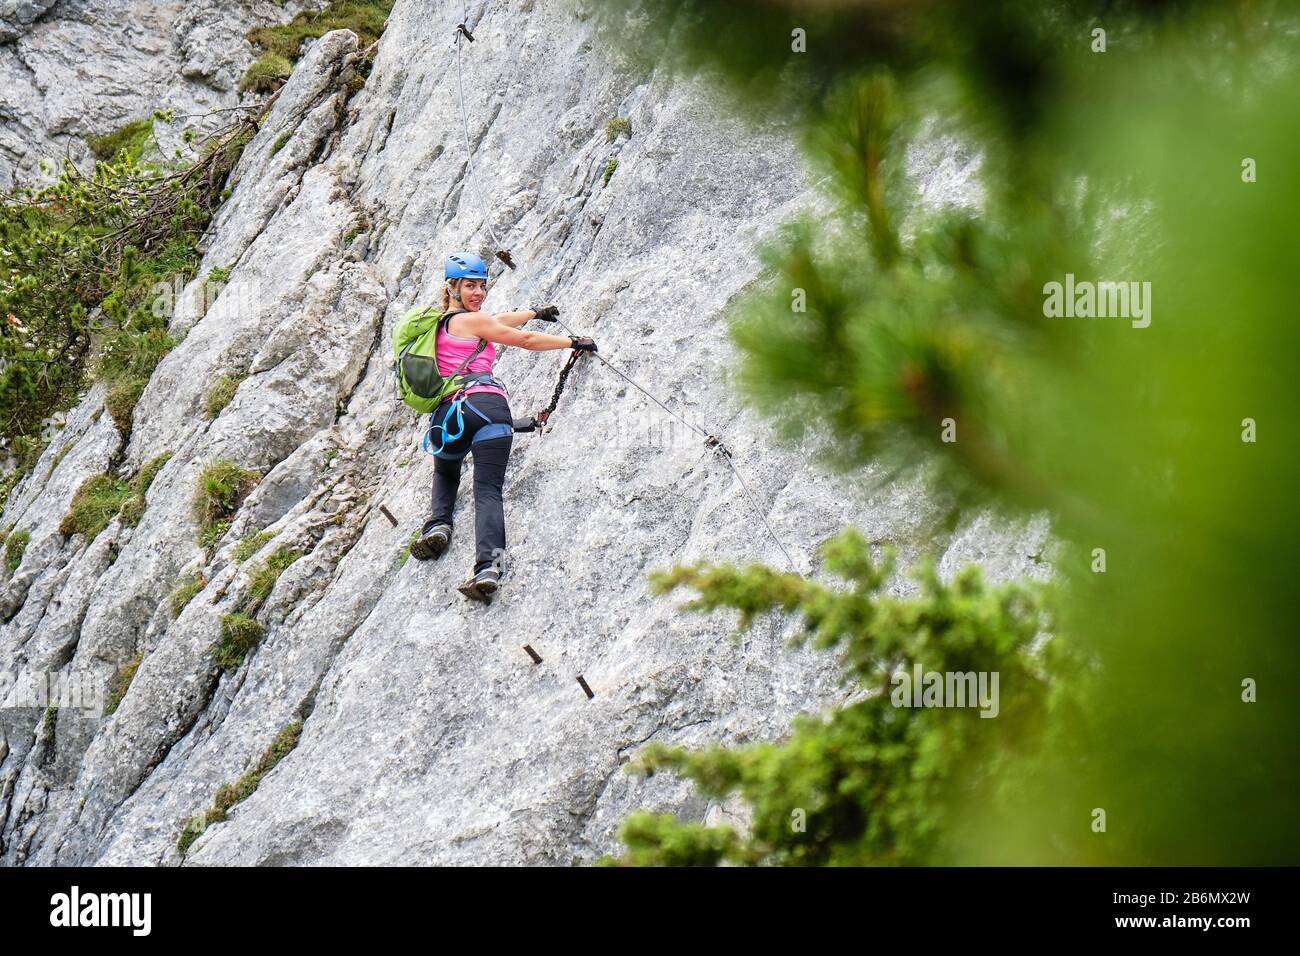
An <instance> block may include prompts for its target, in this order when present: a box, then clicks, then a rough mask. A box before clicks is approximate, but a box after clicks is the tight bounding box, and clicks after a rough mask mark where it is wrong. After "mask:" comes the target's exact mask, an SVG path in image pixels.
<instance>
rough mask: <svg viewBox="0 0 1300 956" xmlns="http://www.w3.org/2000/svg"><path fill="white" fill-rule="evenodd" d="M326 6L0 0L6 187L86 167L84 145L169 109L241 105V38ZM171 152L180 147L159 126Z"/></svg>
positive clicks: (241, 0) (243, 0)
mask: <svg viewBox="0 0 1300 956" xmlns="http://www.w3.org/2000/svg"><path fill="white" fill-rule="evenodd" d="M323 3H324V0H305V2H304V0H289V2H284V3H277V2H270V0H233V2H232V0H188V2H187V0H163V2H159V0H5V2H0V90H2V91H3V99H0V121H2V122H0V189H9V188H12V187H13V186H14V185H15V184H26V183H29V182H32V181H33V180H35V179H38V178H39V177H40V173H39V171H38V168H37V166H38V163H39V162H40V160H41V159H50V160H53V161H54V162H55V163H56V164H57V163H59V162H61V161H62V159H63V157H64V155H65V153H66V154H67V155H70V156H71V157H72V159H73V160H74V161H77V162H78V163H81V162H84V161H85V160H86V159H87V157H88V156H89V152H88V150H87V147H86V139H87V138H88V137H91V136H98V135H102V134H104V133H110V132H112V131H113V130H115V129H117V128H119V127H121V126H122V125H123V124H125V123H127V122H130V121H131V120H135V119H140V118H142V117H148V116H150V115H152V113H153V111H154V110H155V109H162V108H172V109H175V110H176V111H177V113H178V114H183V115H184V114H204V113H207V112H208V111H209V110H214V109H223V108H227V107H230V106H233V105H234V104H235V103H236V102H238V100H239V93H238V91H237V90H236V85H237V83H238V81H239V79H240V77H242V76H243V74H244V71H245V70H246V69H247V68H248V65H249V64H250V63H251V62H252V61H253V49H252V46H251V45H250V44H249V42H248V41H247V40H246V39H245V38H244V35H245V34H246V33H247V32H248V30H249V29H251V28H252V27H254V26H258V25H260V24H268V23H281V22H283V21H285V20H288V19H290V18H292V17H293V15H294V14H295V13H297V12H298V11H299V10H303V9H313V8H317V7H320V6H323ZM156 135H157V136H158V140H159V146H160V147H161V148H162V150H163V152H164V154H166V155H170V154H171V151H172V150H173V149H174V148H175V147H176V146H177V145H178V140H177V139H176V138H175V137H174V136H172V135H171V134H170V133H169V131H168V130H167V128H166V127H165V126H163V125H162V124H158V126H157V128H156Z"/></svg>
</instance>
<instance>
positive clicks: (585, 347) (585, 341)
mask: <svg viewBox="0 0 1300 956" xmlns="http://www.w3.org/2000/svg"><path fill="white" fill-rule="evenodd" d="M569 347H570V348H571V349H573V350H574V351H575V352H594V351H596V343H595V342H593V341H592V340H591V339H589V338H587V337H586V336H585V335H584V336H582V337H581V338H576V339H575V338H573V337H572V336H570V337H569Z"/></svg>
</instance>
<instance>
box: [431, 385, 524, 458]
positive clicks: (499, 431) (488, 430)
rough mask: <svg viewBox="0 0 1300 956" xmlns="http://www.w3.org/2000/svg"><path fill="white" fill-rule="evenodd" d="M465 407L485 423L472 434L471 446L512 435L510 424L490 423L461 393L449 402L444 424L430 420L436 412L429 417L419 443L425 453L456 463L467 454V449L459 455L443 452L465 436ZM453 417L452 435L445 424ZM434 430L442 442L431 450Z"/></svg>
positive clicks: (512, 427) (512, 430)
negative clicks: (439, 435) (430, 438)
mask: <svg viewBox="0 0 1300 956" xmlns="http://www.w3.org/2000/svg"><path fill="white" fill-rule="evenodd" d="M466 405H468V406H469V410H470V411H472V412H473V413H474V414H475V415H477V416H478V417H479V418H481V419H483V421H485V422H487V424H486V425H484V426H483V427H482V428H480V429H479V430H478V431H477V432H475V433H474V438H473V440H472V441H471V442H470V444H471V445H475V444H477V443H478V442H481V441H487V440H488V439H489V438H500V437H502V436H503V435H513V434H514V431H515V429H514V425H513V424H512V423H509V422H494V421H492V419H490V418H488V417H487V416H486V415H484V414H483V413H482V412H481V411H480V410H479V409H478V408H476V407H475V406H474V403H473V402H471V401H470V400H469V396H468V395H466V394H465V392H463V391H462V392H459V393H457V395H456V397H455V398H453V399H452V400H451V405H450V406H448V408H447V414H446V415H445V416H443V423H444V424H442V425H439V424H438V423H437V422H433V421H432V419H433V418H434V417H435V416H437V414H438V413H437V412H436V411H435V412H434V413H433V415H431V416H430V420H431V421H430V425H429V429H428V431H426V432H425V433H424V438H423V439H422V440H421V442H420V445H421V447H422V448H423V449H424V450H425V451H426V452H428V453H429V454H430V455H433V457H435V458H442V459H444V460H446V461H458V460H459V459H461V458H464V457H465V456H466V455H467V454H469V450H468V449H466V450H465V451H463V452H461V453H460V454H459V455H455V454H452V453H451V452H447V451H444V450H443V449H444V448H446V447H447V446H448V445H449V444H451V443H452V442H454V441H456V439H458V438H460V436H461V435H463V434H465V413H464V410H463V408H462V406H466ZM453 415H454V416H455V418H456V424H455V426H454V427H455V429H456V431H455V432H454V433H453V432H451V431H450V430H448V428H447V426H446V423H447V422H450V421H451V419H452V416H453ZM435 428H436V429H438V430H439V431H441V432H442V441H441V442H440V443H439V445H438V447H437V448H432V449H431V448H430V447H429V437H430V436H431V435H432V434H433V430H434V429H435Z"/></svg>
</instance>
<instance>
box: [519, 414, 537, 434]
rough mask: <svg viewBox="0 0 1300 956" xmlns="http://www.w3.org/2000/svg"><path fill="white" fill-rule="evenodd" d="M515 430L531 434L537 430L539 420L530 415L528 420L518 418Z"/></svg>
mask: <svg viewBox="0 0 1300 956" xmlns="http://www.w3.org/2000/svg"><path fill="white" fill-rule="evenodd" d="M514 429H515V431H517V432H531V431H536V430H537V419H535V418H533V416H532V415H529V416H528V417H527V418H516V419H515V421H514Z"/></svg>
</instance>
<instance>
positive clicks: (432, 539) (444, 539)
mask: <svg viewBox="0 0 1300 956" xmlns="http://www.w3.org/2000/svg"><path fill="white" fill-rule="evenodd" d="M449 544H451V525H449V524H435V525H431V526H428V527H426V528H425V529H424V533H423V534H421V535H420V537H419V540H416V541H412V542H411V557H413V558H418V559H419V560H421V561H425V560H428V559H429V558H433V559H434V560H437V559H438V558H441V557H442V553H443V552H444V551H446V550H447V545H449Z"/></svg>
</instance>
